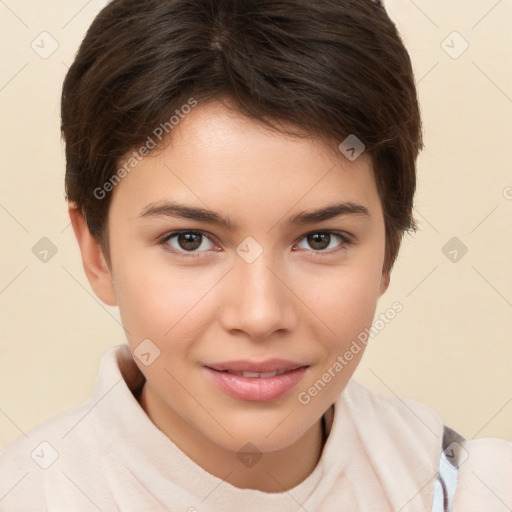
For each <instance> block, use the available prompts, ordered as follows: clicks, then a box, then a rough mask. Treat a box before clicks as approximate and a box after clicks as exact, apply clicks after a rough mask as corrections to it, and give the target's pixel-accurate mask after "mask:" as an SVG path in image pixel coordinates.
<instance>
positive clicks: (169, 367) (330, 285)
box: [69, 101, 389, 492]
mask: <svg viewBox="0 0 512 512" xmlns="http://www.w3.org/2000/svg"><path fill="white" fill-rule="evenodd" d="M172 137H173V139H172V142H171V143H170V144H168V145H167V146H166V147H165V149H163V150H161V151H159V152H152V153H151V154H150V155H149V156H147V157H145V158H144V159H143V160H142V161H141V162H140V163H139V164H138V165H137V167H136V168H135V169H134V170H133V171H132V172H130V173H129V174H128V175H127V176H126V177H125V178H124V179H123V180H122V181H121V183H120V184H118V185H117V187H116V188H115V189H114V192H113V197H112V203H111V206H110V209H109V217H108V233H109V247H110V261H109V262H107V261H106V259H105V257H104V255H103V253H102V250H101V247H100V245H99V244H98V243H97V241H96V240H95V239H94V238H93V237H92V236H91V234H90V232H89V231H88V229H87V226H86V223H85V219H84V217H83V215H82V214H81V213H80V212H78V211H77V210H76V209H74V207H73V205H72V204H70V208H69V213H70V217H71V220H72V224H73V228H74V231H75V234H76V237H77V240H78V243H79V245H80V249H81V254H82V260H83V264H84V269H85V272H86V274H87V277H88V279H89V281H90V283H91V286H92V288H93V289H94V291H95V293H96V294H97V296H98V297H99V298H100V299H101V300H102V301H103V302H105V303H106V304H109V305H112V306H114V305H117V306H119V311H120V315H121V319H122V322H123V326H124V328H125V332H126V336H127V340H128V343H129V346H130V348H131V349H132V351H134V350H135V349H136V347H137V346H138V345H139V344H140V343H141V342H142V340H144V339H150V340H151V341H152V343H154V345H156V346H157V347H158V348H159V350H160V356H159V357H157V358H156V359H155V360H154V361H153V362H152V364H150V365H149V366H145V365H144V364H142V363H141V362H140V361H139V360H138V358H137V357H134V359H135V361H136V363H137V364H138V366H139V368H140V370H141V372H142V373H143V374H144V376H145V377H146V383H145V385H144V387H143V389H142V393H141V395H140V397H139V403H140V404H141V407H142V408H143V409H144V411H145V412H146V413H147V414H148V416H149V418H150V419H151V420H152V421H153V423H154V424H155V425H156V426H157V427H158V428H159V429H160V430H161V431H162V432H164V433H165V434H166V435H167V436H168V437H169V438H170V439H172V441H173V442H174V443H175V444H176V445H177V446H178V447H179V448H180V449H181V450H182V451H183V452H185V453H186V454H187V455H188V456H189V457H190V458H191V459H192V460H194V461H195V462H196V463H197V464H199V465H200V466H201V467H202V468H204V469H205V470H206V471H208V472H210V473H211V474H213V475H215V476H217V477H219V478H222V479H225V478H226V475H228V474H229V476H228V477H227V478H226V481H227V482H229V483H231V484H232V485H234V486H237V487H241V488H252V489H259V490H261V491H266V492H282V491H284V490H285V489H286V490H287V489H290V488H292V487H294V486H296V485H297V484H299V483H300V482H301V481H303V480H304V479H305V478H306V477H307V476H308V475H309V474H310V473H311V472H312V471H313V469H314V467H315V466H316V464H317V462H318V460H319V457H320V456H321V451H322V448H323V446H322V441H321V417H322V415H323V414H324V412H325V411H326V410H327V409H328V408H329V407H330V406H331V404H333V403H334V402H335V401H336V399H337V398H338V396H339V394H340V393H341V391H342V390H343V389H344V387H345V385H346V384H347V382H348V380H349V379H350V377H351V376H352V374H353V372H354V371H355V369H356V367H357V365H358V364H359V361H360V360H361V357H362V355H363V353H364V350H361V351H360V352H359V353H358V354H357V355H355V356H354V358H353V359H352V360H351V361H350V363H349V364H348V365H347V366H345V367H344V368H343V370H342V371H340V372H339V373H337V374H336V377H335V378H333V379H332V380H331V381H330V382H329V383H328V384H327V385H326V386H325V388H324V389H323V390H322V391H321V392H320V393H318V395H317V396H316V397H314V398H312V399H311V401H310V402H309V403H308V404H306V405H303V404H301V403H300V402H299V401H298V395H299V393H300V392H303V391H307V389H308V388H309V387H310V386H311V385H312V384H313V383H314V382H315V381H317V380H318V379H320V378H321V376H322V374H324V373H325V372H326V371H327V369H328V368H329V367H332V365H333V363H334V362H335V361H336V359H337V357H338V356H339V355H342V354H343V353H344V352H345V351H346V350H347V349H348V348H349V347H350V344H351V342H352V341H353V340H354V339H356V337H357V335H358V334H359V333H360V332H361V331H363V330H364V329H365V328H367V327H369V326H370V325H371V324H372V321H373V318H374V314H375V309H376V305H377V301H378V299H379V297H380V296H381V295H382V294H383V293H384V292H385V290H386V289H387V286H388V284H389V275H387V274H383V271H382V269H383V265H384V249H385V231H384V219H383V213H382V207H381V203H380V200H379V197H378V193H377V188H376V184H375V181H374V177H373V173H372V167H371V161H370V159H369V158H367V157H366V155H365V154H363V155H362V156H360V157H359V158H358V159H357V160H355V161H354V162H351V161H349V160H348V159H346V158H345V157H344V156H343V155H342V154H341V153H339V154H338V155H335V154H334V153H333V151H332V147H329V146H327V145H326V143H325V142H322V141H321V140H320V139H317V138H296V137H292V136H290V135H283V134H281V133H278V132H276V131H272V130H269V129H268V128H266V127H263V126H262V125H261V124H258V123H257V122H256V121H254V120H251V119H249V118H247V117H244V116H243V115H241V114H239V113H238V112H237V111H236V110H234V109H230V108H229V105H228V104H227V103H226V104H224V103H220V102H219V101H215V102H211V103H208V104H200V105H198V106H197V107H195V108H194V109H193V110H192V112H191V113H189V114H188V115H187V116H186V117H185V118H184V119H183V120H182V121H181V122H180V124H179V125H178V126H176V127H175V128H174V130H173V131H172ZM334 148H336V146H334ZM163 200H167V201H171V200H172V201H179V202H181V203H184V204H187V205H191V206H198V207H203V208H209V209H212V210H215V211H217V212H219V213H221V214H222V215H223V216H227V217H229V218H230V219H231V220H232V222H233V223H235V224H236V225H237V229H236V230H235V231H233V232H231V231H229V230H228V229H227V228H225V227H223V226H218V225H211V224H209V223H207V222H204V221H196V220H190V219H180V218H173V217H169V216H165V215H159V216H147V217H141V212H142V211H143V210H144V209H145V207H146V206H147V205H149V204H151V203H155V202H159V201H163ZM340 201H351V202H353V203H357V204H361V205H364V206H365V207H366V208H367V210H368V212H369V214H370V215H369V216H364V215H357V214H348V215H341V216H338V217H335V218H332V219H329V220H325V221H321V222H319V221H317V222H314V223H311V224H307V225H297V226H289V225H287V223H286V221H287V219H288V217H290V216H292V215H294V214H297V213H300V212H303V211H310V210H315V209H319V208H322V207H325V206H327V205H329V204H331V203H338V202H340ZM177 230H202V231H203V232H205V236H203V237H199V239H198V240H196V241H195V243H196V245H194V248H193V249H191V250H190V249H189V252H188V254H190V253H193V254H195V255H196V256H197V257H190V258H183V257H179V256H178V255H177V253H179V252H181V254H183V253H184V254H187V247H189V246H187V245H186V243H185V244H184V242H183V241H182V242H181V245H180V243H179V240H178V239H177V238H174V239H173V240H170V241H168V242H166V243H159V242H158V240H159V239H161V238H162V237H163V236H164V235H166V234H169V233H171V232H173V231H177ZM326 231H333V232H335V233H336V232H343V233H346V234H348V235H350V238H351V241H352V242H351V243H350V244H348V245H347V244H346V242H344V241H343V240H341V239H339V238H338V237H337V236H336V235H335V234H332V235H331V237H330V240H329V238H328V239H327V240H326V241H325V242H322V241H321V240H320V241H318V240H317V241H316V243H315V240H314V239H313V240H311V237H307V236H306V235H308V234H315V233H318V232H321V233H324V232H326ZM249 236H250V237H252V238H253V239H254V240H255V241H256V242H257V243H258V244H259V246H260V247H261V248H262V250H263V252H262V254H261V255H260V256H259V257H258V258H256V259H255V261H253V262H252V263H248V262H246V261H245V260H244V259H243V258H242V257H240V256H239V255H238V254H237V252H236V249H237V247H238V246H239V245H240V244H241V243H242V242H243V241H244V240H245V239H246V237H249ZM322 243H324V245H322ZM173 250H174V252H172V251H173ZM274 357H276V358H284V359H291V360H294V361H299V362H302V363H305V364H308V365H309V368H308V369H307V371H306V373H305V374H304V376H303V378H302V380H301V381H300V382H299V384H298V385H297V386H296V387H295V388H294V389H293V390H291V391H290V392H287V393H286V394H285V395H284V396H282V397H280V398H279V399H277V400H274V401H270V402H263V403H262V402H254V401H245V400H240V399H236V398H233V397H231V396H228V395H227V394H225V393H224V392H223V391H222V390H220V389H219V388H218V387H217V386H216V385H215V384H213V383H212V381H211V380H210V379H209V378H207V375H205V371H204V368H203V365H204V364H207V363H214V362H221V361H230V360H235V359H245V360H247V359H252V360H258V361H261V360H264V359H268V358H274ZM247 442H251V443H252V444H253V445H255V446H256V447H257V449H258V450H259V451H260V452H262V454H263V456H262V458H261V459H260V460H259V461H258V462H257V463H256V464H255V465H253V466H252V467H246V466H245V465H244V464H242V462H241V461H240V460H239V458H238V457H237V452H238V451H239V450H240V448H241V447H242V446H244V445H245V444H246V443H247ZM297 461H300V464H298V463H297Z"/></svg>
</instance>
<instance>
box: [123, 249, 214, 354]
mask: <svg viewBox="0 0 512 512" xmlns="http://www.w3.org/2000/svg"><path fill="white" fill-rule="evenodd" d="M115 268H116V269H117V271H118V272H117V273H116V275H115V276H114V286H115V288H116V296H117V299H118V305H119V311H120V315H121V318H122V322H123V325H124V327H125V329H126V331H127V337H128V340H129V342H130V345H131V346H133V345H136V344H137V343H140V341H141V340H142V339H144V338H149V339H154V341H155V343H157V344H158V345H159V346H160V347H161V348H162V349H163V348H164V346H165V345H166V344H167V343H168V342H169V340H171V339H172V340H173V344H179V343H178V341H179V339H180V338H184V339H185V338H187V339H191V336H190V334H191V332H190V329H192V331H193V330H194V329H197V326H198V325H200V324H201V323H200V322H199V318H198V315H200V316H201V317H204V303H203V302H202V299H203V298H204V297H205V296H206V295H208V291H209V290H210V289H211V288H213V287H214V286H215V283H216V281H218V277H217V276H212V275H211V272H210V273H209V274H204V275H202V273H201V272H200V271H194V272H193V276H194V277H193V279H192V277H191V276H192V273H191V271H190V269H189V271H186V269H184V268H179V267H176V268H174V269H173V268H172V267H171V264H168V263H166V262H165V259H164V258H159V259H158V261H156V260H152V261H147V260H146V261H142V259H137V258H136V257H133V258H125V259H122V261H119V262H117V266H116V267H115ZM194 326H195V327H194ZM185 331H187V334H188V336H186V337H185V336H184V332H185Z"/></svg>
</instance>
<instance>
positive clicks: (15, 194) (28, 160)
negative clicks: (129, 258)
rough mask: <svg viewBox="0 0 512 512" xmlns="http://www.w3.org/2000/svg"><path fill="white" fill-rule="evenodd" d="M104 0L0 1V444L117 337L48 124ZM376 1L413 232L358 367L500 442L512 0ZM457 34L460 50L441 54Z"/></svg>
mask: <svg viewBox="0 0 512 512" xmlns="http://www.w3.org/2000/svg"><path fill="white" fill-rule="evenodd" d="M103 5H105V2H104V1H103V2H102V1H99V0H90V1H89V2H87V1H85V0H46V1H44V2H39V1H36V0H5V1H3V2H0V23H1V24H0V34H1V38H2V45H1V48H2V49H1V52H2V60H1V62H2V65H1V69H0V106H1V112H2V123H1V133H0V141H1V144H2V147H1V150H2V152H1V155H2V159H1V166H0V174H1V182H0V183H1V187H0V229H1V237H2V238H1V239H2V243H1V244H0V258H1V263H2V264H1V267H0V325H1V338H0V340H1V341H0V446H3V445H5V444H6V443H8V442H9V441H11V440H12V439H14V438H15V437H17V436H18V435H21V432H26V431H27V430H28V429H30V428H31V427H33V426H35V425H37V424H38V423H40V422H42V421H43V420H46V419H47V418H50V417H51V416H54V415H55V414H57V413H59V412H62V411H64V410H67V409H69V408H71V407H73V406H75V405H77V404H79V403H80V402H82V401H84V400H85V399H87V398H88V396H89V394H90V392H91V389H92V385H93V382H94V378H95V375H96V372H97V369H98V362H99V359H100V357H101V355H102V354H103V353H104V351H105V350H106V349H107V348H108V347H110V346H112V345H115V344H118V343H123V342H124V333H123V330H122V328H121V326H120V323H119V317H118V313H117V309H116V308H110V307H108V306H105V305H104V304H102V303H101V302H99V300H98V299H96V297H95V296H94V295H93V293H92V290H91V289H90V287H89V284H88V282H87V280H86V277H85V274H84V272H83V269H82V264H81V260H80V256H79V251H78V246H77V245H76V242H75V240H74V236H73V232H72V229H71V227H70V226H69V219H68V217H67V211H66V204H65V202H64V186H63V183H64V159H63V148H62V145H61V142H60V134H59V97H60V88H61V84H62V80H63V78H64V74H65V72H66V70H67V68H68V66H69V65H70V63H71V62H72V60H73V55H74V53H75V51H76V50H77V47H78V44H79V42H80V41H81V39H82V37H83V35H84V33H85V30H86V29H87V27H88V26H89V24H90V23H91V21H92V19H93V17H94V16H95V14H96V13H97V12H98V11H99V9H100V8H101V7H102V6H103ZM386 6H387V9H388V12H389V14H390V16H391V18H392V19H393V20H394V21H395V22H396V24H397V26H398V28H399V30H400V32H401V33H402V35H403V38H404V40H405V43H406V46H407V47H408V49H409V51H410V54H411V57H412V60H413V65H414V69H415V74H416V79H417V83H418V88H419V94H420V101H421V107H422V113H423V119H424V131H425V144H426V149H425V150H424V152H423V153H422V154H421V157H420V160H419V184H418V193H417V197H416V217H417V219H418V220H419V224H420V231H419V232H418V233H417V234H416V235H415V236H413V237H408V238H406V240H405V244H404V246H403V248H402V251H401V254H400V257H399V259H398V261H397V264H396V266H395V270H394V274H393V276H392V282H391V286H390V288H389V290H388V292H387V293H386V295H385V296H384V297H382V298H381V300H380V302H379V305H378V309H377V315H378V314H379V312H384V311H385V310H386V309H387V308H388V307H390V305H391V304H392V303H393V302H394V301H396V300H398V301H400V302H401V303H402V304H403V307H404V309H403V311H402V312H401V313H400V314H399V315H397V317H396V318H395V319H394V320H393V321H392V322H391V323H390V324H388V325H387V326H386V327H385V328H384V329H383V330H382V331H381V332H380V333H379V334H378V336H376V337H375V338H374V339H373V340H371V342H370V344H369V346H368V349H367V352H366V355H365V357H364V358H363V362H362V363H361V366H360V367H359V368H358V370H357V372H356V375H355V378H356V379H357V380H359V381H360V382H362V383H363V384H365V385H366V386H368V387H369V388H371V389H373V390H376V391H378V392H382V393H385V394H397V395H399V396H402V397H407V398H412V399H414V400H417V401H419V402H422V403H425V404H427V405H428V406H430V407H432V408H434V409H435V410H436V411H437V412H438V413H439V414H440V416H441V417H442V418H443V420H444V421H445V423H447V424H448V425H450V426H451V427H452V428H454V429H456V430H458V431H459V432H460V433H461V434H463V435H464V436H466V437H468V438H481V437H491V436H492V437H502V438H506V439H512V376H511V371H510V370H511V363H512V342H511V334H510V333H511V328H512V267H511V263H512V151H511V146H512V142H511V140H510V136H511V134H512V129H511V122H512V32H511V31H510V30H509V27H510V20H512V1H511V0H501V1H497V0H478V1H475V0H473V1H468V0H460V1H459V0H457V1H454V0H449V1H446V2H439V1H437V0H423V1H421V0H415V1H414V2H413V1H412V0H388V1H387V3H386ZM43 31H46V32H48V33H49V34H50V35H51V38H53V39H54V40H55V41H56V42H57V43H58V48H57V49H56V51H55V52H54V53H53V54H52V55H50V56H48V57H47V58H41V57H40V56H39V55H38V53H36V52H35V51H34V50H33V49H32V47H31V43H32V41H34V43H33V46H34V47H35V48H38V51H39V52H43V51H47V52H48V51H50V50H51V49H52V46H51V45H52V44H55V43H52V40H51V39H50V36H47V35H43V36H40V34H41V33H42V32H43ZM454 31H456V32H458V33H459V34H460V36H457V35H455V36H454V35H451V36H450V34H451V33H452V32H454ZM447 37H448V39H447V40H446V38H447ZM460 37H462V38H464V40H466V41H467V42H468V43H469V47H468V49H467V50H466V51H465V52H464V53H463V54H461V55H460V56H458V58H452V57H453V56H456V53H457V52H459V51H460V49H462V48H463V46H462V45H463V41H462V39H461V38H460ZM444 40H446V43H444V44H443V43H442V42H443V41H444ZM443 47H445V48H446V49H447V51H448V52H450V53H451V54H452V56H450V55H449V54H448V53H447V52H446V51H445V49H443ZM450 47H451V48H450ZM45 56H46V55H45ZM507 187H510V188H507ZM507 192H508V193H507ZM507 197H508V199H507ZM42 237H47V238H49V239H50V240H51V241H52V243H53V244H54V245H55V246H56V248H57V250H58V252H57V253H56V254H55V255H54V256H53V257H51V258H50V259H49V260H48V261H47V262H46V263H44V262H42V261H40V260H39V259H38V258H36V256H35V255H34V254H33V252H32V248H33V246H34V245H35V244H36V243H37V242H38V241H39V240H40V239H41V238H42ZM452 237H457V238H458V239H459V240H460V242H461V243H463V244H464V245H465V246H466V247H467V248H468V252H467V254H465V255H464V256H463V257H462V258H460V253H459V258H460V259H459V260H458V261H457V262H452V261H450V259H448V257H447V256H445V254H444V253H443V250H442V249H443V247H444V246H445V244H446V243H447V242H448V241H449V240H450V239H451V238H452ZM445 252H447V251H445Z"/></svg>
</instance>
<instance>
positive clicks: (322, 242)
mask: <svg viewBox="0 0 512 512" xmlns="http://www.w3.org/2000/svg"><path fill="white" fill-rule="evenodd" d="M307 241H308V244H309V246H310V247H312V248H313V249H316V250H319V251H322V250H324V249H326V248H327V247H329V242H330V241H331V235H330V233H311V234H309V235H307Z"/></svg>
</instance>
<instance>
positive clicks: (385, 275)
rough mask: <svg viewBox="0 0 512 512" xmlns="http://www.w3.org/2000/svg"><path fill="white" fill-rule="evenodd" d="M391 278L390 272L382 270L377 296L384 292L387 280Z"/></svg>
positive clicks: (387, 283)
mask: <svg viewBox="0 0 512 512" xmlns="http://www.w3.org/2000/svg"><path fill="white" fill-rule="evenodd" d="M390 279H391V276H390V272H383V274H382V278H381V280H380V288H379V297H380V296H381V295H384V293H386V290H387V289H388V287H389V281H390Z"/></svg>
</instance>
